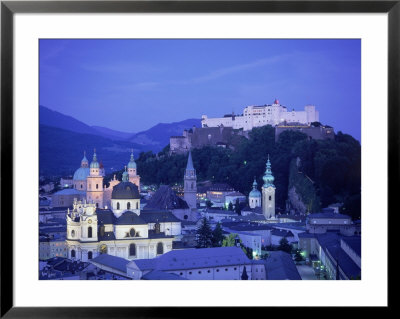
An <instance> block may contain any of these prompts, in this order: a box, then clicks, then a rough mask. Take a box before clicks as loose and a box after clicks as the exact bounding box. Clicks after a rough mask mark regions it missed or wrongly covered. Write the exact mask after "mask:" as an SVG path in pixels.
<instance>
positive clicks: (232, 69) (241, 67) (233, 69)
mask: <svg viewBox="0 0 400 319" xmlns="http://www.w3.org/2000/svg"><path fill="white" fill-rule="evenodd" d="M287 57H288V55H279V56H273V57H268V58H264V59H259V60H255V61H252V62H248V63H243V64H237V65H232V66H228V67H225V68H220V69H217V70H215V71H212V72H210V73H208V74H204V75H201V76H198V77H194V78H192V79H188V80H182V81H177V83H180V84H194V83H203V82H208V81H212V80H216V79H219V78H221V77H223V76H226V75H230V74H234V73H238V72H241V71H246V70H249V69H253V68H257V67H261V66H265V65H268V64H272V63H277V62H281V61H283V60H284V59H286V58H287Z"/></svg>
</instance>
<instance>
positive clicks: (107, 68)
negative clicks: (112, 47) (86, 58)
mask: <svg viewBox="0 0 400 319" xmlns="http://www.w3.org/2000/svg"><path fill="white" fill-rule="evenodd" d="M81 68H82V69H83V70H86V71H92V72H102V73H120V74H121V73H122V74H123V73H132V72H137V73H160V72H164V71H166V70H168V68H167V67H155V66H151V65H149V64H143V63H130V62H116V63H112V64H82V65H81Z"/></svg>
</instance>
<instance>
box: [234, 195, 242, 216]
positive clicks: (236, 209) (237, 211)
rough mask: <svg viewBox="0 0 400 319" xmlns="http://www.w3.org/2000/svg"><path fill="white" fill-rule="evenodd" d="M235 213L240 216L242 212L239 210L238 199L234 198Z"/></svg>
mask: <svg viewBox="0 0 400 319" xmlns="http://www.w3.org/2000/svg"><path fill="white" fill-rule="evenodd" d="M235 213H236V214H238V215H242V210H241V209H240V202H239V198H236V203H235Z"/></svg>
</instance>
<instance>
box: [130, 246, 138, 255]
mask: <svg viewBox="0 0 400 319" xmlns="http://www.w3.org/2000/svg"><path fill="white" fill-rule="evenodd" d="M129 256H136V245H135V244H130V245H129Z"/></svg>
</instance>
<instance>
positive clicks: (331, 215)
mask: <svg viewBox="0 0 400 319" xmlns="http://www.w3.org/2000/svg"><path fill="white" fill-rule="evenodd" d="M307 218H319V219H321V218H324V219H351V217H350V216H348V215H342V214H335V213H314V214H310V215H308V216H307Z"/></svg>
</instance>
